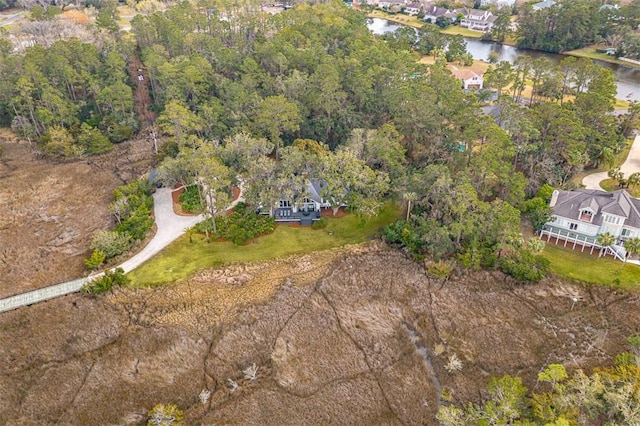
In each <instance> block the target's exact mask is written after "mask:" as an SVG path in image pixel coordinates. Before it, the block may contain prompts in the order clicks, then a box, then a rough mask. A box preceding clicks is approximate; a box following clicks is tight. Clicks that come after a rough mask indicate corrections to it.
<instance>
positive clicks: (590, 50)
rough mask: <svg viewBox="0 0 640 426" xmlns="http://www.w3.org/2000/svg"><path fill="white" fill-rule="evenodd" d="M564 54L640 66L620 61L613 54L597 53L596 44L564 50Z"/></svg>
mask: <svg viewBox="0 0 640 426" xmlns="http://www.w3.org/2000/svg"><path fill="white" fill-rule="evenodd" d="M564 54H565V55H571V56H577V57H579V58H589V59H596V60H598V61H603V62H610V63H612V64H618V65H624V66H627V67H635V68H640V66H638V65H636V64H634V63H631V62H625V61H621V60H620V59H618V58H616V57H615V56H611V55H607V54H606V53H598V52H596V46H587V47H583V48H582V49H576V50H570V51H569V52H564Z"/></svg>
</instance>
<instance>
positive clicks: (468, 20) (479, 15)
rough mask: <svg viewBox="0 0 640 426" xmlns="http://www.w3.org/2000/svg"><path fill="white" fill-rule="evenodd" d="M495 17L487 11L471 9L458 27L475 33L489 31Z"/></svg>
mask: <svg viewBox="0 0 640 426" xmlns="http://www.w3.org/2000/svg"><path fill="white" fill-rule="evenodd" d="M496 19H497V16H495V15H494V14H492V13H491V12H489V11H488V10H480V9H471V10H468V11H467V13H466V14H465V16H464V18H462V20H461V21H460V26H461V27H465V28H469V29H470V30H477V31H485V32H486V31H491V28H492V27H493V23H494V22H495V20H496Z"/></svg>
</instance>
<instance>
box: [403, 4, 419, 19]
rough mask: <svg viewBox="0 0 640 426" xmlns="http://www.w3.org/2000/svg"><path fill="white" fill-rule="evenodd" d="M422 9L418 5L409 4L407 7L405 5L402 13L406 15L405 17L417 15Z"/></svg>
mask: <svg viewBox="0 0 640 426" xmlns="http://www.w3.org/2000/svg"><path fill="white" fill-rule="evenodd" d="M421 9H422V4H420V3H409V4H408V5H406V6H405V7H404V13H406V14H407V15H411V16H413V15H417V14H418V13H420V10H421Z"/></svg>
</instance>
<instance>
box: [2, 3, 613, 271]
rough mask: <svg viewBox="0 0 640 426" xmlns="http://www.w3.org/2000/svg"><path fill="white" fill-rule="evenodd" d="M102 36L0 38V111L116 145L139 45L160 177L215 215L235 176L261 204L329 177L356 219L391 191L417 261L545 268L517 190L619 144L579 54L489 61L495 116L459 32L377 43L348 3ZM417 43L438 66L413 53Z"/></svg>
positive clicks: (23, 129) (200, 13) (46, 146)
mask: <svg viewBox="0 0 640 426" xmlns="http://www.w3.org/2000/svg"><path fill="white" fill-rule="evenodd" d="M103 33H104V34H105V35H103V37H106V38H104V40H107V42H102V43H96V44H87V43H82V42H80V41H77V40H70V41H58V42H56V43H54V44H53V45H51V47H49V48H45V47H41V46H34V47H32V48H29V49H28V50H27V52H26V54H24V55H19V54H15V53H13V52H12V50H11V49H10V45H9V43H8V41H4V44H3V49H2V50H1V55H2V60H1V61H0V67H2V68H3V69H2V73H1V75H2V76H3V77H2V81H1V82H0V84H1V85H2V89H3V90H1V91H0V93H1V95H0V106H1V107H2V110H1V111H2V113H1V118H2V120H3V121H4V123H6V124H10V125H11V126H12V128H13V129H14V130H15V131H16V132H17V133H18V134H20V135H21V136H23V137H25V138H28V139H30V140H34V141H36V142H37V144H38V146H39V147H40V148H41V149H42V150H43V151H44V152H46V153H48V154H50V155H53V156H58V157H63V158H71V157H76V156H78V155H85V154H93V153H99V152H102V151H104V150H106V149H109V147H110V146H111V143H117V142H120V141H122V140H124V139H126V138H128V137H130V136H131V135H132V134H133V133H134V132H135V131H136V130H137V129H138V127H139V123H138V121H137V120H136V115H135V111H134V104H133V97H132V93H133V86H134V84H136V83H135V82H134V83H133V84H132V81H131V80H132V79H131V76H130V75H129V74H128V73H127V67H128V66H129V65H130V63H131V62H132V61H133V60H137V59H136V58H137V57H138V56H139V57H140V59H141V60H142V63H143V64H144V75H145V76H146V78H147V79H148V84H149V88H150V91H151V95H152V99H153V105H151V109H152V110H154V111H155V112H156V113H157V114H158V119H157V123H156V125H157V132H159V133H160V134H161V135H162V136H163V137H164V139H165V141H166V142H165V143H164V145H163V147H162V152H161V154H162V155H163V156H164V157H165V160H164V163H163V165H162V167H161V168H160V171H161V173H160V176H161V178H162V179H164V180H165V182H167V183H174V182H181V183H183V184H187V185H188V184H193V183H198V184H199V185H202V186H204V187H206V188H207V191H206V192H207V193H206V194H204V196H206V197H207V198H208V199H209V200H211V202H210V203H209V204H208V205H209V207H210V208H209V210H208V212H207V213H209V214H210V215H211V216H215V215H216V214H217V213H218V212H219V211H220V210H221V209H222V208H223V206H224V204H225V203H226V202H227V200H228V198H227V196H226V195H225V194H228V192H229V187H230V185H232V184H233V183H235V182H236V181H237V179H238V177H239V176H242V179H243V180H244V183H245V186H246V188H247V201H248V202H249V203H250V204H253V205H254V206H256V207H258V206H260V207H262V208H267V209H268V208H269V207H268V206H272V205H273V202H274V200H277V198H278V197H279V196H281V195H283V194H284V195H287V196H289V197H290V198H292V199H301V198H303V197H304V196H305V193H306V189H305V188H306V182H307V181H308V180H309V179H313V178H316V179H323V180H324V181H326V185H325V187H324V188H323V192H324V193H323V197H324V198H325V199H327V200H329V201H330V202H331V204H332V206H333V207H334V208H336V207H337V206H340V205H344V204H346V205H349V206H350V208H351V209H353V210H354V212H355V213H358V214H361V215H362V216H363V218H364V217H366V216H370V215H372V214H375V212H376V209H377V208H378V207H379V206H380V205H381V203H382V201H383V200H384V199H385V198H388V197H395V198H396V199H402V200H404V202H405V204H407V206H408V207H409V209H410V210H411V211H410V214H408V215H407V217H406V218H405V220H404V221H400V222H398V223H397V224H395V225H392V226H391V227H390V228H389V229H387V230H386V231H385V237H386V238H387V240H388V241H389V242H391V243H394V244H399V245H401V246H403V247H405V248H406V249H407V250H408V251H409V252H411V253H413V255H415V256H418V257H423V256H427V257H432V258H435V259H436V260H437V259H443V258H448V257H450V256H453V255H457V256H459V258H461V259H463V263H464V264H465V265H466V266H468V267H472V268H477V267H480V266H500V267H502V268H503V270H505V271H508V272H511V273H514V274H516V275H517V276H519V277H520V278H524V279H539V278H540V277H541V276H543V275H544V270H545V267H544V265H543V264H540V262H541V259H539V258H537V257H536V256H535V255H534V250H532V249H531V248H528V247H525V246H523V245H522V244H521V243H520V241H521V240H520V239H519V238H518V237H517V235H518V234H519V221H520V213H521V212H523V211H524V212H527V213H529V214H531V217H535V218H537V221H536V222H535V223H534V224H536V225H537V224H538V223H539V222H544V220H545V218H546V216H545V215H546V214H548V211H547V209H546V208H545V207H544V196H542V198H538V200H541V201H542V202H528V203H525V202H524V201H525V198H527V197H532V196H535V195H536V194H537V193H538V192H539V189H540V188H541V187H542V186H543V184H549V185H551V186H559V185H563V184H565V183H566V182H567V181H568V179H569V178H570V177H571V176H572V175H573V174H575V173H576V172H579V171H580V170H582V168H583V167H584V166H586V165H589V164H597V163H599V162H607V161H610V159H611V158H612V156H613V154H615V153H616V152H618V151H619V150H620V149H621V148H622V146H623V145H624V139H623V138H622V137H621V133H622V130H621V128H620V126H619V125H618V122H617V119H616V118H615V117H613V116H609V115H608V113H609V112H610V111H612V108H613V101H614V94H615V85H614V81H613V79H612V77H611V75H610V73H609V71H607V70H604V69H602V68H599V67H597V66H594V65H591V64H590V63H588V62H581V61H573V60H567V61H565V62H563V63H562V64H561V65H560V66H559V67H558V68H555V69H553V68H552V67H551V66H550V65H549V64H548V63H547V62H545V61H544V60H528V59H524V60H521V61H519V62H518V63H516V64H515V65H514V66H511V65H510V64H507V63H501V64H498V65H496V66H495V67H494V68H493V69H492V70H491V71H490V72H489V73H488V75H487V83H488V85H489V86H491V87H493V88H494V89H495V90H496V91H498V92H499V94H501V96H500V98H499V101H498V103H497V107H496V110H497V116H496V117H495V119H494V118H493V117H491V116H489V115H485V114H484V113H482V112H481V111H480V109H479V104H478V99H477V97H476V96H474V95H469V94H466V93H465V92H463V90H462V89H461V87H460V84H459V82H458V81H457V80H455V79H454V78H453V77H452V75H451V74H450V73H449V71H448V70H447V69H446V68H445V65H446V61H447V59H451V60H457V59H459V57H460V56H461V55H462V56H464V45H463V44H462V45H461V46H456V44H459V40H458V39H456V38H450V39H447V41H446V43H447V45H448V46H449V49H448V50H447V51H446V52H444V53H443V54H440V53H438V43H439V42H438V40H437V39H435V37H436V36H435V34H430V35H429V37H426V36H425V37H422V38H418V39H415V40H409V41H408V42H407V41H404V40H405V38H406V37H404V36H406V32H405V33H401V34H399V35H398V36H397V37H395V38H393V37H392V38H390V39H388V40H387V41H381V40H379V39H377V38H376V37H375V36H373V35H372V34H371V33H370V32H369V31H368V29H367V27H366V25H365V18H364V16H363V15H362V14H360V13H358V12H357V11H353V10H350V9H348V8H346V7H345V6H344V5H343V4H342V3H340V2H331V3H328V4H318V5H314V6H309V5H304V4H301V5H298V6H296V7H295V8H293V9H292V10H289V11H286V12H283V13H280V14H276V15H269V14H265V13H261V12H260V8H259V6H258V5H257V4H253V3H244V4H239V3H238V4H234V5H233V6H225V7H223V5H218V4H208V5H200V4H197V5H196V4H194V3H190V2H187V1H185V2H181V3H178V4H176V5H175V6H174V7H172V8H170V9H168V10H167V11H165V12H155V13H152V14H149V15H147V16H143V15H138V16H136V17H135V18H134V19H133V21H132V34H133V37H134V38H135V40H132V39H131V38H130V37H129V36H126V37H127V38H126V39H123V40H121V41H120V42H116V41H115V39H114V37H115V36H114V34H113V32H108V31H106V30H105V28H103ZM423 35H426V33H425V34H423ZM118 37H120V36H118ZM403 37H404V38H403ZM425 40H426V41H425ZM429 40H430V41H429ZM427 41H429V42H428V43H427ZM136 44H137V46H136ZM451 46H456V47H455V49H454V48H452V47H451ZM452 50H453V51H454V52H456V53H455V55H454V54H452V53H450V52H451V51H452ZM417 51H422V53H425V54H426V53H430V54H434V56H436V61H435V64H434V65H432V66H426V65H423V64H420V63H418V62H417V59H418V58H419V55H418V53H417ZM447 53H449V54H450V55H453V56H455V58H453V57H452V58H447ZM526 81H532V82H533V90H532V94H531V97H530V98H529V99H525V98H523V88H524V86H525V82H526ZM145 83H147V82H145ZM523 103H524V105H526V106H523V105H522V104H523ZM494 115H496V114H494ZM196 176H197V178H196ZM543 192H544V191H543ZM519 265H527V267H526V268H515V267H516V266H519ZM514 268H515V269H521V270H520V271H515V270H514ZM527 268H529V269H527ZM529 271H533V272H532V273H529Z"/></svg>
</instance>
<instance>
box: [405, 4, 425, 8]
mask: <svg viewBox="0 0 640 426" xmlns="http://www.w3.org/2000/svg"><path fill="white" fill-rule="evenodd" d="M406 7H407V8H412V9H420V8H421V7H422V4H420V3H409V4H408V5H407V6H406Z"/></svg>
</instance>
